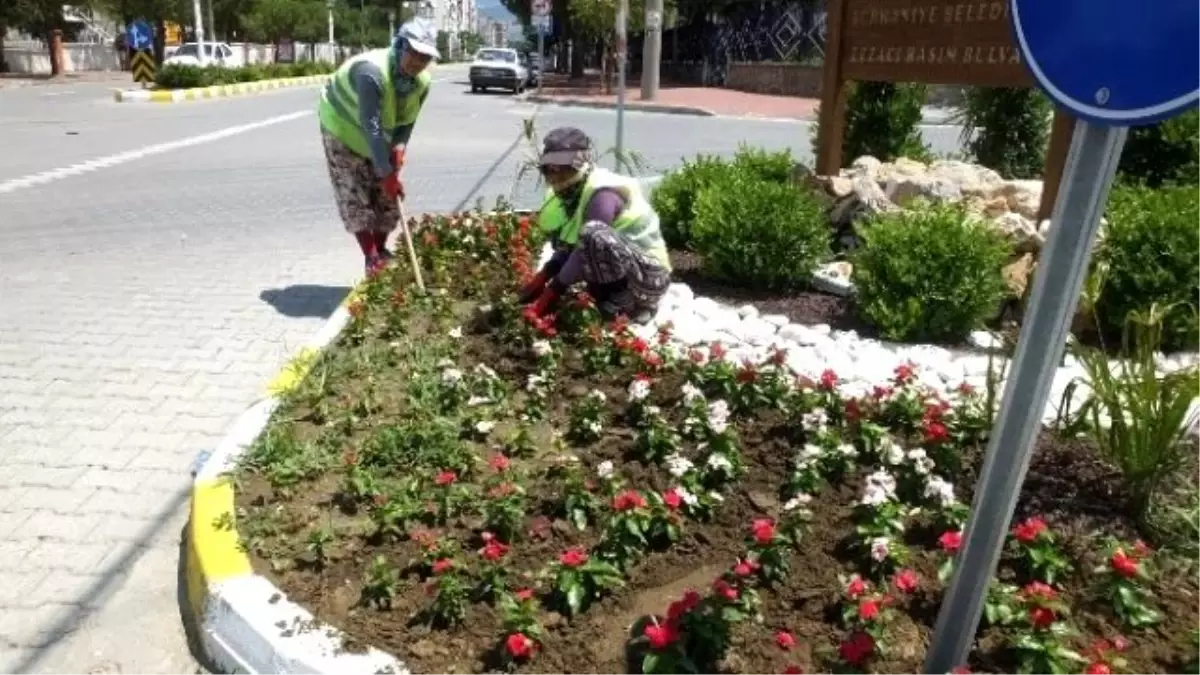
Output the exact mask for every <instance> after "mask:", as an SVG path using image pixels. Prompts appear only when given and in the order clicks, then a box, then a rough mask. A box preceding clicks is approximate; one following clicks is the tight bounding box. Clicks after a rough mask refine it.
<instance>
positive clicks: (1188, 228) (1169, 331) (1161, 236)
mask: <svg viewBox="0 0 1200 675" xmlns="http://www.w3.org/2000/svg"><path fill="white" fill-rule="evenodd" d="M1198 210H1200V189H1198V188H1197V187H1196V186H1195V185H1191V186H1188V187H1172V188H1163V189H1160V190H1151V189H1149V188H1145V187H1138V186H1128V187H1118V188H1116V189H1114V190H1113V192H1112V194H1111V196H1110V197H1109V201H1108V209H1107V213H1106V217H1107V219H1108V228H1107V230H1106V231H1105V236H1104V240H1103V243H1102V244H1101V245H1100V247H1099V251H1097V254H1096V265H1097V267H1096V268H1095V269H1096V271H1097V273H1099V274H1100V275H1101V286H1100V294H1099V298H1098V299H1097V301H1096V313H1097V318H1098V319H1099V324H1100V327H1101V328H1102V329H1103V330H1104V331H1105V332H1106V333H1107V334H1109V335H1120V334H1121V332H1122V331H1123V329H1124V325H1125V320H1126V317H1127V315H1128V314H1129V313H1130V312H1132V311H1139V312H1145V311H1147V310H1148V309H1149V307H1150V306H1151V305H1152V304H1154V303H1157V304H1158V305H1160V306H1162V307H1164V308H1166V315H1165V316H1164V318H1163V346H1164V347H1166V348H1167V349H1180V348H1184V347H1188V348H1192V349H1194V348H1195V347H1196V342H1197V340H1198V339H1200V325H1198V319H1197V312H1198V311H1200V310H1198V308H1197V300H1196V296H1197V294H1198V293H1200V281H1198V279H1200V243H1198V240H1197V236H1196V214H1197V212H1198Z"/></svg>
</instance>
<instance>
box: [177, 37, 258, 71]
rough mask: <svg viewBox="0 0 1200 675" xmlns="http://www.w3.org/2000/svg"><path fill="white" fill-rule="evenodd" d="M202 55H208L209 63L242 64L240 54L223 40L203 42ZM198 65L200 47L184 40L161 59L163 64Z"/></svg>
mask: <svg viewBox="0 0 1200 675" xmlns="http://www.w3.org/2000/svg"><path fill="white" fill-rule="evenodd" d="M204 55H205V56H206V57H208V64H209V65H216V66H228V67H230V68H235V67H237V66H240V65H242V58H241V55H240V54H238V53H237V52H235V51H234V50H233V48H232V47H230V46H229V45H228V44H226V43H224V42H205V43H204ZM171 64H175V65H180V66H198V65H200V49H199V46H198V45H197V44H196V43H195V42H185V43H183V44H181V45H179V48H178V49H176V50H175V51H174V52H172V53H171V55H170V56H168V57H167V58H165V59H163V65H164V66H166V65H171Z"/></svg>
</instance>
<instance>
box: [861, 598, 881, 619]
mask: <svg viewBox="0 0 1200 675" xmlns="http://www.w3.org/2000/svg"><path fill="white" fill-rule="evenodd" d="M878 617H879V603H878V602H877V601H875V600H873V599H870V598H863V599H862V600H859V601H858V618H860V619H862V620H863V621H874V620H875V619H877V618H878Z"/></svg>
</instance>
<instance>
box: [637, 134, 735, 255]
mask: <svg viewBox="0 0 1200 675" xmlns="http://www.w3.org/2000/svg"><path fill="white" fill-rule="evenodd" d="M730 171H731V167H730V166H729V164H728V163H726V162H725V160H723V159H721V158H720V157H716V156H709V155H697V156H696V159H695V160H693V161H691V162H684V164H683V168H681V169H679V170H678V171H672V172H670V173H668V174H667V175H666V176H664V177H663V179H662V181H661V182H659V184H658V185H655V186H654V192H653V193H651V195H650V203H651V204H652V205H653V206H654V210H655V211H656V212H657V213H658V218H659V224H660V227H661V228H662V233H663V238H664V239H665V240H666V242H667V246H669V247H671V248H677V249H686V248H691V246H692V219H693V207H694V205H695V202H696V195H697V194H698V193H699V192H700V191H701V190H702V189H704V188H705V187H707V186H708V185H709V184H710V183H712V182H713V181H714V180H716V179H717V178H718V177H721V176H725V175H727V174H729V173H730Z"/></svg>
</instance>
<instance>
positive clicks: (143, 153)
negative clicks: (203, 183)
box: [0, 110, 313, 194]
mask: <svg viewBox="0 0 1200 675" xmlns="http://www.w3.org/2000/svg"><path fill="white" fill-rule="evenodd" d="M311 114H313V112H312V111H311V110H301V111H299V112H294V113H288V114H286V115H279V116H276V117H269V118H267V119H265V120H260V121H258V122H251V123H249V124H239V125H237V126H232V127H226V128H224V129H219V130H217V131H213V132H209V133H207V134H200V135H199V136H191V137H188V138H181V139H179V140H177V141H169V142H167V143H157V144H155V145H147V146H146V147H144V148H138V149H136V150H128V151H126V152H121V153H118V154H115V155H108V156H107V157H98V158H96V159H91V160H88V161H86V162H80V163H78V164H72V165H71V166H67V167H63V168H61V169H52V170H50V171H42V172H41V173H35V174H32V175H29V176H23V177H21V178H14V179H12V180H7V181H4V182H0V194H5V193H8V192H15V191H17V190H20V189H21V188H27V187H33V186H34V185H42V184H44V183H49V182H51V181H55V180H59V179H60V178H66V177H68V176H77V175H79V174H81V173H87V172H89V171H95V170H97V169H106V168H108V167H112V166H117V165H118V164H125V163H126V162H132V161H134V160H136V159H142V158H143V157H150V156H152V155H161V154H162V153H164V152H170V151H172V150H178V149H179V148H187V147H191V146H193V145H201V144H203V143H211V142H213V141H219V140H221V139H222V138H229V137H230V136H236V135H238V134H244V133H246V132H247V131H254V130H255V129H262V128H263V127H269V126H272V125H274V124H280V123H282V122H290V121H291V120H295V119H300V118H301V117H306V116H308V115H311Z"/></svg>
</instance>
